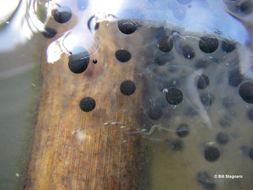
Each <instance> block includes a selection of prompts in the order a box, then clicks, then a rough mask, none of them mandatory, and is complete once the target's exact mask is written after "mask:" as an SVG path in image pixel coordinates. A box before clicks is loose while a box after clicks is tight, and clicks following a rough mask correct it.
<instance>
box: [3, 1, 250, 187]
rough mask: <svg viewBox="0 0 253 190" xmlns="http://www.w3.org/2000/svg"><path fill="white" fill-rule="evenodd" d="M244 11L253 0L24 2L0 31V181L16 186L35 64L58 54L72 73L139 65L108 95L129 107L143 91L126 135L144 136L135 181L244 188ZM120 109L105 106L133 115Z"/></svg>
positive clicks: (25, 151) (23, 161) (32, 109)
mask: <svg viewBox="0 0 253 190" xmlns="http://www.w3.org/2000/svg"><path fill="white" fill-rule="evenodd" d="M245 2H247V3H245ZM63 5H64V6H63ZM62 10H64V11H66V12H65V13H64V15H63V16H61V15H60V16H59V14H62V12H61V11H62ZM252 10H253V2H252V1H249V0H248V1H239V0H238V1H228V0H224V1H221V0H167V1H159V0H142V1H138V2H136V1H131V0H130V1H124V0H118V1H113V0H110V1H107V2H105V3H104V2H102V1H98V0H92V1H85V0H78V1H73V0H57V1H56V0H55V1H22V2H21V4H20V5H19V8H18V9H17V10H16V13H15V14H14V15H13V16H12V17H10V18H9V19H8V20H6V21H5V23H2V25H1V28H0V39H1V42H2V43H1V45H0V62H1V64H0V68H1V70H0V86H1V89H2V90H1V94H0V97H1V104H2V107H1V108H0V123H1V127H0V136H1V146H0V151H1V152H2V156H1V157H0V170H1V172H0V189H22V186H23V184H24V180H25V178H26V168H27V165H28V161H29V158H30V150H31V149H30V148H31V146H32V143H31V140H32V134H33V127H34V125H35V124H34V120H35V121H36V114H37V111H38V110H36V105H37V104H38V102H39V100H38V98H39V92H40V74H39V70H40V69H41V68H40V66H41V64H47V63H48V64H52V65H55V64H57V66H58V67H61V65H60V64H59V63H60V61H59V60H60V59H62V55H63V54H64V55H67V56H69V57H70V62H69V69H70V71H72V72H73V73H76V74H77V73H83V74H84V75H85V74H87V75H92V73H93V72H94V73H95V74H97V73H96V72H97V71H99V72H98V73H99V77H98V78H99V79H103V76H105V75H106V73H108V72H110V71H108V70H106V69H107V68H108V67H107V64H109V62H108V61H107V60H112V62H113V64H115V67H117V68H118V67H122V68H120V69H119V70H120V71H121V72H122V73H124V71H131V70H132V69H131V68H133V64H134V65H135V66H134V73H133V74H132V75H133V78H132V79H131V80H127V79H126V80H124V81H119V82H118V86H113V87H112V92H115V91H117V90H120V92H121V95H122V96H124V95H125V96H126V97H127V98H129V102H130V103H131V98H132V97H133V96H132V95H133V94H134V93H136V91H137V92H139V91H138V90H140V91H141V93H140V95H141V97H140V99H141V102H140V106H139V107H136V110H138V112H139V118H138V119H137V120H138V122H139V125H138V126H137V127H136V130H135V131H131V133H130V134H131V135H132V134H136V135H141V136H142V141H143V143H144V144H145V146H144V147H143V148H145V154H146V155H145V160H143V162H145V163H146V164H145V167H146V168H145V171H146V174H144V176H145V177H146V180H147V183H146V185H147V186H145V187H142V189H151V190H153V189H154V190H163V189H176V190H184V189H186V188H188V189H189V188H190V189H195V190H198V189H199V190H201V189H222V190H226V189H235V190H237V189H242V190H248V189H250V187H251V186H252V177H253V173H252V160H253V148H252V147H253V144H252V139H253V138H252V137H253V136H252V134H253V128H252V120H253V111H252V109H253V107H252V103H253V97H252V94H253V87H252V86H253V82H252V77H253V75H252V63H253V61H252V59H253V58H252V50H253V44H252V43H253V41H252V34H253V33H252V32H253V30H252V28H253V23H252V20H253V19H252V18H253V11H252ZM57 11H60V13H57ZM51 12H52V14H53V18H52V17H51ZM104 34H106V35H105V36H107V37H108V36H109V37H108V38H103V37H104ZM45 39H46V43H45ZM107 45H108V47H110V48H108V49H107V50H105V47H107ZM103 46H105V47H103ZM83 48H84V49H83ZM97 57H100V58H101V57H103V58H101V59H98V60H96V61H95V59H96V58H97ZM42 58H43V59H42ZM42 60H46V61H45V62H43V61H42ZM80 60H81V62H82V63H80ZM46 62H47V63H46ZM92 62H93V63H94V64H93V63H92ZM92 64H93V65H92ZM119 65H120V66H119ZM87 68H88V69H87ZM86 70H87V71H86ZM91 71H93V72H91ZM59 74H60V73H59ZM57 77H58V76H56V78H57ZM99 79H96V80H99ZM44 80H45V79H44ZM96 80H94V81H96ZM115 80H118V79H115ZM52 82H53V81H52ZM104 85H109V84H107V83H106V81H105V83H104ZM112 97H115V96H113V95H112V96H111V98H112ZM91 98H92V99H84V100H83V102H82V104H80V108H81V109H82V110H83V111H84V112H90V111H93V109H96V108H95V106H96V107H97V106H98V105H95V103H96V102H95V101H96V97H91ZM108 98H109V97H108ZM93 101H94V102H93ZM111 102H114V103H115V102H117V101H116V100H111ZM118 107H119V105H117V103H115V104H112V105H111V107H110V109H112V110H116V112H118V113H119V114H120V113H124V114H128V113H129V112H130V110H117V109H118ZM133 107H134V105H133ZM108 120H111V118H109V117H108ZM108 120H105V121H104V123H105V124H106V123H107V122H108ZM116 124H117V123H116ZM108 125H111V124H108ZM112 125H113V124H112ZM126 125H127V124H126ZM105 126H106V125H105ZM130 134H129V135H130ZM80 138H81V137H80ZM10 150H11V151H10ZM226 175H234V177H238V178H239V179H230V178H229V177H230V176H226Z"/></svg>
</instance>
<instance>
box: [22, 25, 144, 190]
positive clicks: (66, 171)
mask: <svg viewBox="0 0 253 190" xmlns="http://www.w3.org/2000/svg"><path fill="white" fill-rule="evenodd" d="M117 30H118V29H117V26H116V25H115V24H112V25H108V23H104V24H101V25H100V28H99V31H98V32H97V34H96V36H97V39H96V43H97V45H99V48H98V49H97V50H96V52H95V53H94V54H93V55H92V56H93V57H94V58H96V59H97V60H98V63H97V64H93V63H92V62H90V63H89V66H88V69H87V70H86V71H85V72H84V73H82V74H74V73H72V72H71V71H70V69H69V67H68V57H67V56H66V55H64V56H62V58H61V60H60V61H58V62H57V63H55V64H46V60H45V59H43V60H42V63H41V70H42V76H43V82H42V94H41V99H40V106H39V110H38V118H37V124H36V126H35V132H34V142H33V150H32V156H31V162H30V165H29V172H28V180H27V184H26V189H31V190H32V189H36V190H51V189H52V190H56V189H60V190H64V189H66V190H72V189H85V190H92V189H95V190H110V189H121V190H124V189H126V190H129V189H139V188H140V183H141V182H140V181H141V174H140V171H141V167H140V165H139V161H140V152H141V150H140V147H141V142H140V136H138V135H136V134H134V135H132V132H133V131H135V130H136V129H137V128H139V127H140V117H139V115H140V109H141V91H142V84H141V82H140V81H141V80H136V79H137V78H138V75H137V74H136V64H134V62H133V61H132V60H130V61H129V63H127V64H121V63H119V62H118V61H117V59H116V58H115V55H114V54H115V51H116V50H117V49H119V48H126V47H127V46H128V42H129V39H128V38H122V39H121V40H118V41H115V32H118V31H117ZM141 35H142V34H141V32H140V33H139V34H135V36H134V37H132V38H131V42H129V44H131V46H134V45H135V44H140V43H142V40H143V38H141ZM144 40H145V39H144ZM135 60H137V59H135ZM125 80H132V81H135V85H136V91H135V93H134V94H133V95H131V96H125V95H123V94H122V93H121V92H120V84H121V82H122V81H125ZM87 96H89V97H92V98H94V99H95V101H96V107H95V109H94V110H93V111H91V112H83V111H82V110H81V109H80V107H79V102H80V100H81V99H82V98H84V97H87Z"/></svg>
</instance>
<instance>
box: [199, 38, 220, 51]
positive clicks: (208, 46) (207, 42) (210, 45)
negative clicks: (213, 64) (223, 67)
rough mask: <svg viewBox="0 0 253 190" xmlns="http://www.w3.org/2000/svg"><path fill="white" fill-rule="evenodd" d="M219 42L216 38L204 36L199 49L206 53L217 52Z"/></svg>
mask: <svg viewBox="0 0 253 190" xmlns="http://www.w3.org/2000/svg"><path fill="white" fill-rule="evenodd" d="M218 46H219V41H218V39H217V38H216V37H212V36H203V37H201V38H200V40H199V48H200V50H201V51H202V52H204V53H213V52H215V51H216V50H217V48H218Z"/></svg>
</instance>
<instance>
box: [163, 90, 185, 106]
mask: <svg viewBox="0 0 253 190" xmlns="http://www.w3.org/2000/svg"><path fill="white" fill-rule="evenodd" d="M166 100H167V102H168V103H169V104H171V105H178V104H180V103H181V102H182V101H183V93H182V91H181V90H180V89H178V88H176V87H171V88H168V89H166Z"/></svg>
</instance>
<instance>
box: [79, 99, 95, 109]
mask: <svg viewBox="0 0 253 190" xmlns="http://www.w3.org/2000/svg"><path fill="white" fill-rule="evenodd" d="M79 106H80V108H81V110H83V111H84V112H90V111H92V110H93V109H94V108H95V107H96V101H95V100H94V99H93V98H92V97H85V98H83V99H82V100H81V101H80V104H79Z"/></svg>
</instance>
